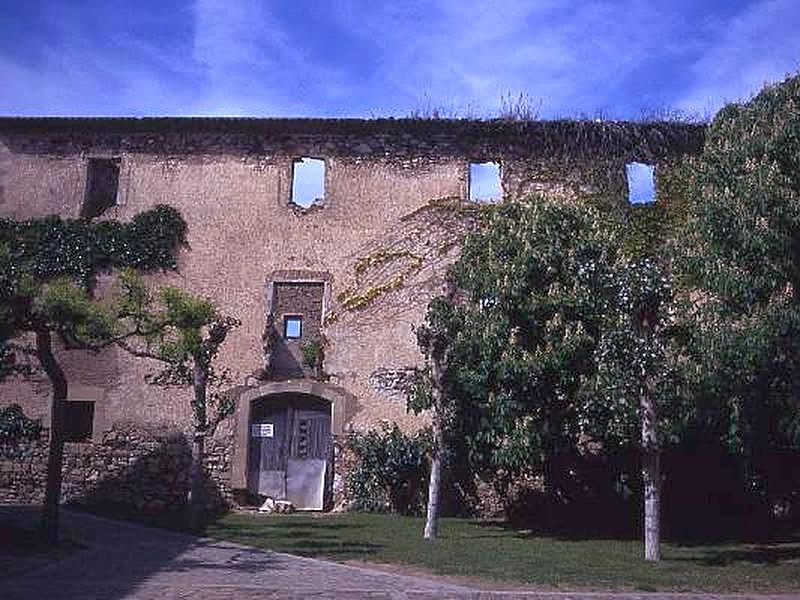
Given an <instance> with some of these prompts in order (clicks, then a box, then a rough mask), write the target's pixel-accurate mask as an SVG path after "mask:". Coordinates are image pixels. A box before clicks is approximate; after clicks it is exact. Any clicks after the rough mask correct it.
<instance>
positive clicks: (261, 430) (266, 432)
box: [250, 423, 275, 438]
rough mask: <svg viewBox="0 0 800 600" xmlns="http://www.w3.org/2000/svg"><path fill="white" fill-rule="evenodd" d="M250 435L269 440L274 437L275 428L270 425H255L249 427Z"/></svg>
mask: <svg viewBox="0 0 800 600" xmlns="http://www.w3.org/2000/svg"><path fill="white" fill-rule="evenodd" d="M250 435H251V436H252V437H258V438H271V437H274V436H275V427H274V426H273V425H272V423H256V424H255V425H253V426H251V427H250Z"/></svg>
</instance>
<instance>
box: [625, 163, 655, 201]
mask: <svg viewBox="0 0 800 600" xmlns="http://www.w3.org/2000/svg"><path fill="white" fill-rule="evenodd" d="M625 174H626V175H627V177H628V202H630V203H631V204H647V203H649V202H655V200H656V180H655V168H654V167H653V165H647V164H644V163H640V162H632V163H628V164H627V165H625Z"/></svg>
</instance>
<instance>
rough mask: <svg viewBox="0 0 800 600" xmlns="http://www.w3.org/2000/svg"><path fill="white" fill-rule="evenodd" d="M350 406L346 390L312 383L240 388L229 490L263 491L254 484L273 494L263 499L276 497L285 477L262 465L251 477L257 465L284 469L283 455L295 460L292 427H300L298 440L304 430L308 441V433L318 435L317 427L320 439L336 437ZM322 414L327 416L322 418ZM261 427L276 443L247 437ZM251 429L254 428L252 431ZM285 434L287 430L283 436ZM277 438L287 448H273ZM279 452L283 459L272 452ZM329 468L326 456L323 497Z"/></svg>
mask: <svg viewBox="0 0 800 600" xmlns="http://www.w3.org/2000/svg"><path fill="white" fill-rule="evenodd" d="M353 406H354V402H353V397H352V395H351V394H349V393H348V392H347V391H345V390H344V389H342V388H340V387H338V386H334V385H330V384H326V383H321V382H317V381H310V380H300V381H280V382H271V383H265V384H263V385H261V386H258V387H253V388H250V389H248V390H245V391H244V392H242V394H241V395H240V396H239V399H238V401H237V406H236V411H235V419H236V430H235V435H234V447H233V453H232V462H231V487H232V488H233V489H234V490H248V491H249V492H251V493H264V492H263V491H261V492H259V486H261V489H262V490H264V489H269V490H273V491H276V492H277V493H276V494H271V493H270V494H267V495H273V496H275V495H278V496H279V495H280V492H279V490H280V486H279V480H280V477H287V474H286V473H283V474H282V473H281V472H280V469H279V468H273V467H267V466H264V468H263V470H262V471H259V472H258V474H255V471H254V470H258V469H261V466H259V465H260V464H261V463H263V462H264V461H267V462H270V461H271V462H275V461H276V460H283V464H284V465H285V464H286V461H287V460H288V459H287V458H286V457H287V456H289V455H290V454H292V455H293V456H294V457H295V458H296V457H297V452H298V446H297V440H296V439H293V438H292V437H291V436H292V435H294V437H295V438H296V437H297V430H296V429H291V428H296V427H297V426H298V425H299V427H300V428H301V435H302V436H305V434H306V429H308V430H309V431H308V432H307V433H308V434H309V435H311V436H312V437H313V435H319V434H320V433H319V432H321V431H322V430H323V428H324V430H325V435H330V436H331V437H333V438H335V437H336V436H339V435H341V434H342V432H343V430H344V424H345V422H346V420H347V419H348V417H349V415H350V414H351V411H352V410H353ZM323 411H324V412H327V415H326V414H324V413H323ZM296 417H302V420H301V421H298V420H297V418H296ZM318 417H323V419H322V420H319V419H318ZM328 417H329V418H328ZM267 423H268V425H267ZM261 424H264V425H266V427H267V429H263V431H262V434H264V435H276V434H277V435H278V436H279V439H275V438H268V439H264V440H257V439H256V440H254V439H253V434H254V433H257V430H259V429H260V428H259V427H258V426H259V425H261ZM254 425H256V428H255V429H254V428H253V426H254ZM287 428H288V429H287ZM318 429H319V432H318V431H317V430H318ZM290 430H291V432H290V433H287V431H290ZM315 432H316V433H315ZM328 432H329V433H328ZM281 440H283V441H284V442H285V444H287V445H286V446H285V447H284V448H283V450H280V449H279V448H278V447H277V444H278V442H279V441H281ZM303 443H305V442H303ZM292 444H293V445H292ZM279 451H282V452H283V453H284V454H285V455H286V456H282V457H278V456H277V454H274V453H277V452H279ZM301 451H302V449H301ZM271 454H274V456H273V458H270V457H269V456H268V455H271ZM298 464H299V463H297V462H295V463H294V467H292V468H293V469H294V474H293V477H294V480H295V481H296V480H297V477H298V471H297V468H298ZM332 468H333V460H332V452H331V456H330V460H329V461H328V467H327V469H326V471H325V480H326V484H325V488H326V490H325V493H326V495H329V492H330V482H331V481H332V475H333V473H332ZM290 475H291V473H290ZM269 478H271V480H272V484H266V483H265V481H266V479H269ZM288 479H291V477H288ZM276 486H277V487H276ZM290 487H291V482H290Z"/></svg>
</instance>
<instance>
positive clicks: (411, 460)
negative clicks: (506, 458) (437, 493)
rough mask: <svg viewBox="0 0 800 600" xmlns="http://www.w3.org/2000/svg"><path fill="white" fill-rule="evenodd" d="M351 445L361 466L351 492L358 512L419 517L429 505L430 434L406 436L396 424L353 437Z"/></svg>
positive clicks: (351, 483) (357, 470)
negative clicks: (427, 484)
mask: <svg viewBox="0 0 800 600" xmlns="http://www.w3.org/2000/svg"><path fill="white" fill-rule="evenodd" d="M347 444H348V446H349V448H350V450H351V451H352V452H353V454H354V455H355V457H356V462H357V465H356V467H355V468H354V469H353V471H352V472H351V474H350V480H349V486H348V491H349V495H350V497H351V498H352V506H353V508H355V509H356V510H364V511H369V512H385V511H388V512H398V513H401V514H419V513H421V511H422V508H423V506H424V505H425V492H424V491H425V482H426V481H427V479H428V471H429V469H430V466H429V462H428V451H429V447H430V432H429V431H428V430H420V431H418V432H417V433H415V434H413V435H408V434H405V433H403V432H402V431H401V430H400V428H399V427H398V426H397V425H396V424H394V425H392V426H389V425H388V424H385V425H384V426H383V427H381V428H380V429H377V430H372V431H368V432H366V433H352V434H350V436H349V438H348V440H347Z"/></svg>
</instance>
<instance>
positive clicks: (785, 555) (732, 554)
mask: <svg viewBox="0 0 800 600" xmlns="http://www.w3.org/2000/svg"><path fill="white" fill-rule="evenodd" d="M669 560H670V562H689V563H695V564H701V565H704V566H708V567H726V566H728V565H732V564H738V563H750V564H754V565H767V566H769V565H777V564H779V563H785V562H788V561H797V560H800V545H792V546H788V547H774V546H760V547H749V548H742V547H738V548H730V549H728V548H713V549H712V548H709V549H708V550H702V551H701V555H700V556H694V557H671V558H670V559H669Z"/></svg>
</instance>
